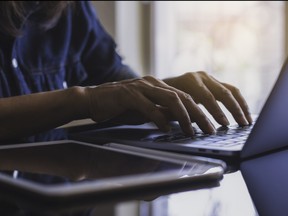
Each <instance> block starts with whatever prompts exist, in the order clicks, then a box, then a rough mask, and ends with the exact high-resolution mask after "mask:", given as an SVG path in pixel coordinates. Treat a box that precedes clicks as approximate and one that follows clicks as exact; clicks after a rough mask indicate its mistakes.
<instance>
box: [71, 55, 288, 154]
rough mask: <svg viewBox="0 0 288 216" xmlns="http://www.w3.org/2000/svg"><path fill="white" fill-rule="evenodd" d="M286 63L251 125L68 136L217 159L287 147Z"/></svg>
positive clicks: (153, 128)
mask: <svg viewBox="0 0 288 216" xmlns="http://www.w3.org/2000/svg"><path fill="white" fill-rule="evenodd" d="M287 94H288V63H287V60H286V61H285V63H284V64H283V66H282V69H281V71H280V74H279V77H278V79H277V81H276V83H275V85H274V87H273V89H272V91H271V93H270V95H269V97H268V99H267V100H266V103H265V104H264V106H263V108H262V111H261V113H260V114H259V115H258V116H257V117H256V118H255V122H254V123H253V124H252V125H251V126H245V127H239V126H238V125H234V126H229V127H219V128H218V129H217V133H216V134H215V135H206V134H203V133H202V132H201V131H200V130H199V129H198V128H196V126H195V130H196V135H195V137H193V138H191V137H188V136H186V135H185V134H183V133H182V132H181V130H180V127H179V125H178V124H177V123H176V122H172V123H171V124H172V130H171V131H170V132H169V133H163V132H161V131H160V130H158V129H157V127H156V126H155V125H153V124H152V123H147V124H143V125H137V126H135V125H132V126H131V125H122V126H114V127H105V128H97V129H91V130H86V131H80V132H75V133H72V134H71V139H76V140H82V141H86V142H91V143H96V144H105V143H107V142H111V141H113V142H117V143H122V144H125V145H130V146H137V147H143V148H150V149H158V150H165V151H172V152H179V153H185V154H199V155H205V156H209V157H211V156H213V157H219V158H239V157H241V158H247V157H252V156H255V155H259V154H264V153H267V152H271V151H275V150H277V149H280V148H284V147H287V146H288V132H287V128H288V110H287V109H288V108H287V107H288V96H286V95H287Z"/></svg>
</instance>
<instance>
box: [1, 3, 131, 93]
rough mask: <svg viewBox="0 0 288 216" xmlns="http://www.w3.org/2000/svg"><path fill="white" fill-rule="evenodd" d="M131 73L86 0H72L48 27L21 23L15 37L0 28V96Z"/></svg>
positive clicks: (101, 81)
mask: <svg viewBox="0 0 288 216" xmlns="http://www.w3.org/2000/svg"><path fill="white" fill-rule="evenodd" d="M35 13H36V12H35ZM36 15H37V13H36ZM36 15H35V14H34V16H36ZM32 18H33V14H32V15H30V17H28V18H27V19H32ZM34 19H35V17H34ZM134 77H137V75H136V74H135V73H134V72H133V71H132V70H131V69H130V68H129V67H128V66H126V65H124V64H122V59H121V57H120V56H119V54H118V53H117V52H116V44H115V42H114V41H113V39H112V38H111V36H110V35H109V34H108V33H107V32H106V31H105V29H104V28H103V27H102V25H101V23H100V22H99V19H98V17H97V15H96V11H95V10H94V7H93V6H92V4H91V3H90V2H88V1H75V4H74V5H72V6H71V5H70V6H69V7H68V9H67V10H66V11H65V12H64V13H63V15H62V16H61V18H60V19H59V20H58V22H57V23H56V24H55V26H54V27H53V28H51V29H49V30H44V29H41V28H39V27H37V25H35V24H34V25H33V22H26V24H24V25H23V29H22V35H21V36H19V37H17V38H12V37H9V36H7V35H5V34H3V33H1V31H0V97H10V96H15V95H23V94H31V93H36V92H42V91H50V90H56V89H63V88H67V87H70V86H74V85H81V86H85V85H98V84H101V83H104V82H108V81H117V80H122V79H127V78H134Z"/></svg>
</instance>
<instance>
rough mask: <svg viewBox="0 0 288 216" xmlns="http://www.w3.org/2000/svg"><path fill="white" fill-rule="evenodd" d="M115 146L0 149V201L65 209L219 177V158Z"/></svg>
mask: <svg viewBox="0 0 288 216" xmlns="http://www.w3.org/2000/svg"><path fill="white" fill-rule="evenodd" d="M117 146H118V145H117V144H114V145H113V144H111V145H107V146H100V145H95V144H89V143H84V142H78V141H72V140H62V141H50V142H39V143H33V144H16V145H4V146H0V199H4V200H7V201H9V202H12V203H14V204H16V205H17V206H19V207H20V208H24V209H30V210H35V211H41V212H43V211H58V210H63V211H65V210H71V209H76V208H77V209H80V208H87V207H91V206H93V205H95V204H97V203H101V202H109V201H122V200H129V199H144V200H145V199H146V198H147V196H150V197H151V196H152V197H153V196H157V195H159V194H160V195H161V194H162V193H166V192H169V191H171V190H172V191H177V190H178V189H181V188H183V187H185V188H186V187H188V188H189V189H199V188H205V187H211V185H212V186H216V185H218V182H219V180H221V179H222V177H223V173H224V167H223V163H222V162H221V161H218V160H213V159H206V158H202V157H193V156H189V157H188V156H187V157H185V156H182V157H174V155H175V154H169V153H167V155H166V153H163V152H161V153H160V152H158V151H154V150H149V151H148V152H145V151H144V152H141V151H140V150H139V151H137V148H134V149H133V148H132V149H130V150H129V149H124V148H118V147H117ZM120 146H121V145H120Z"/></svg>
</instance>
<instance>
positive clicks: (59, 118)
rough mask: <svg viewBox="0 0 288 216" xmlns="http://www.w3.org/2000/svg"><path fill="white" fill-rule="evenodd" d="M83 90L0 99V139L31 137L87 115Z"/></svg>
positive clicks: (72, 89) (80, 88) (75, 89)
mask: <svg viewBox="0 0 288 216" xmlns="http://www.w3.org/2000/svg"><path fill="white" fill-rule="evenodd" d="M84 94H85V90H84V88H82V87H73V88H69V89H65V90H58V91H51V92H42V93H37V94H30V95H23V96H16V97H10V98H3V99H0V140H3V139H10V138H18V137H23V136H29V135H33V134H35V133H38V132H41V131H44V130H48V129H52V128H54V127H57V126H60V125H63V124H65V123H68V122H70V121H72V120H76V119H81V118H87V117H88V116H89V111H88V106H87V104H86V103H87V102H86V101H85V97H83V96H84Z"/></svg>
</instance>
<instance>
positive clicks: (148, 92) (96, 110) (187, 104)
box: [85, 76, 215, 136]
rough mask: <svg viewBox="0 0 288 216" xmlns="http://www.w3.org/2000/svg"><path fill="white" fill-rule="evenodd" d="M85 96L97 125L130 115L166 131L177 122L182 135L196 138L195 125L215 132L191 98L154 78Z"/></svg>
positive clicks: (106, 86) (114, 85) (104, 86)
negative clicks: (170, 123) (170, 122)
mask: <svg viewBox="0 0 288 216" xmlns="http://www.w3.org/2000/svg"><path fill="white" fill-rule="evenodd" d="M85 92H86V93H85V94H86V95H87V96H88V101H89V110H90V117H91V118H92V119H93V120H94V121H96V122H103V121H106V120H109V119H111V118H114V117H117V116H119V115H122V114H123V113H126V114H127V112H129V111H131V112H133V113H135V112H138V113H140V114H141V115H143V116H144V117H145V118H147V119H148V120H149V121H152V122H154V123H155V124H156V125H157V126H158V127H159V128H160V129H162V130H163V131H168V130H169V129H170V128H169V124H168V123H169V121H170V119H175V120H176V121H178V122H179V125H180V126H181V128H182V130H183V132H185V133H187V134H189V135H191V136H192V135H194V130H193V128H192V125H191V123H192V122H196V123H197V124H198V126H199V127H200V128H201V129H202V131H203V132H204V133H209V134H211V133H214V132H215V128H214V126H213V125H212V124H211V122H210V120H209V119H208V118H207V117H206V116H205V114H204V113H203V112H202V110H201V109H200V108H199V107H198V105H197V104H196V103H195V102H194V100H193V99H192V97H191V96H190V95H189V94H187V93H184V92H183V91H181V90H179V89H176V88H174V87H172V86H169V85H167V84H166V83H165V82H163V81H161V80H158V79H155V78H154V77H151V76H146V77H144V78H139V79H130V80H125V81H120V82H112V83H106V84H102V85H99V86H97V87H87V88H86V89H85ZM169 115H170V116H169Z"/></svg>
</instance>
